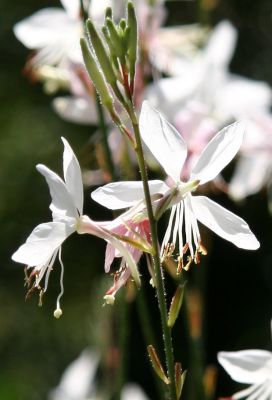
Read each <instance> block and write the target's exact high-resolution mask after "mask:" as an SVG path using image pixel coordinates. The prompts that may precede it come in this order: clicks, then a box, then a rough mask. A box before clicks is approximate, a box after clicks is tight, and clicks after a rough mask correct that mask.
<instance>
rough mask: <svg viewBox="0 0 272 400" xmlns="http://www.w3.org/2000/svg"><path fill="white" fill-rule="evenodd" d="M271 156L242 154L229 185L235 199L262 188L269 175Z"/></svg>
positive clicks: (230, 192)
mask: <svg viewBox="0 0 272 400" xmlns="http://www.w3.org/2000/svg"><path fill="white" fill-rule="evenodd" d="M270 166H271V157H270V155H269V156H266V155H265V154H262V153H260V154H255V155H254V154H253V155H243V156H240V159H239V161H238V164H237V166H236V169H235V171H234V175H233V177H232V180H231V182H230V185H229V194H230V195H231V197H232V198H233V199H236V200H237V199H238V200H239V199H243V198H245V197H247V196H249V195H251V194H254V193H257V192H258V191H259V190H261V189H262V187H263V186H264V184H265V182H266V178H267V177H268V171H269V169H270Z"/></svg>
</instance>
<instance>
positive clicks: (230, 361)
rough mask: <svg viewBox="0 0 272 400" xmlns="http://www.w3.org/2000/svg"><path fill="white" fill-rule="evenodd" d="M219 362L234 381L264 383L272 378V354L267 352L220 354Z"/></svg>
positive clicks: (247, 351) (251, 351)
mask: <svg viewBox="0 0 272 400" xmlns="http://www.w3.org/2000/svg"><path fill="white" fill-rule="evenodd" d="M218 361H219V363H220V364H221V365H222V367H223V368H224V369H225V370H226V371H227V373H228V374H229V375H230V376H231V378H232V379H233V380H235V381H236V382H240V383H250V384H252V383H262V382H264V381H265V380H266V379H269V378H271V362H272V353H270V352H269V351H265V350H242V351H235V352H224V351H222V352H220V353H219V354H218Z"/></svg>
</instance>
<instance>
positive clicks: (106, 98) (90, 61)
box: [80, 39, 113, 112]
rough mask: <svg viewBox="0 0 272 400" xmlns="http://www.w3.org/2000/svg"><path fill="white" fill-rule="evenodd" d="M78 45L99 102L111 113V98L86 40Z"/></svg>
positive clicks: (82, 40)
mask: <svg viewBox="0 0 272 400" xmlns="http://www.w3.org/2000/svg"><path fill="white" fill-rule="evenodd" d="M80 45H81V50H82V54H83V59H84V63H85V66H86V69H87V71H88V74H89V76H90V78H91V80H92V81H93V84H94V86H95V88H96V90H97V93H98V94H99V96H100V99H101V102H102V104H104V106H105V107H106V108H107V109H108V110H109V111H110V112H113V98H112V96H111V94H110V92H109V89H108V87H107V83H106V81H105V78H104V76H103V74H102V72H101V71H100V69H99V67H98V65H97V62H96V60H95V58H94V56H93V55H92V52H91V50H90V49H89V47H88V44H87V42H86V40H85V39H81V40H80Z"/></svg>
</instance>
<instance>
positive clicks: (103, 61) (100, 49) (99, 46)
mask: <svg viewBox="0 0 272 400" xmlns="http://www.w3.org/2000/svg"><path fill="white" fill-rule="evenodd" d="M86 26H87V31H88V33H89V35H90V40H91V43H92V46H93V49H94V51H95V54H96V57H97V59H98V61H99V63H100V65H101V68H102V70H103V73H104V75H105V78H106V80H107V81H108V82H109V84H110V85H114V83H115V82H116V78H115V73H114V70H113V68H112V65H111V62H110V60H109V57H108V54H107V52H106V49H105V47H104V44H103V42H102V40H101V38H100V36H99V35H98V33H97V30H96V29H95V26H94V24H93V23H92V21H91V20H89V19H88V21H87V24H86Z"/></svg>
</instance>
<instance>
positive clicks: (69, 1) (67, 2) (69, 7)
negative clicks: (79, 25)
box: [60, 0, 80, 19]
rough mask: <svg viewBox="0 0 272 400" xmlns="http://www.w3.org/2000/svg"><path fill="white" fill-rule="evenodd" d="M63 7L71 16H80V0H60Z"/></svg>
mask: <svg viewBox="0 0 272 400" xmlns="http://www.w3.org/2000/svg"><path fill="white" fill-rule="evenodd" d="M60 1H61V3H62V5H63V8H65V10H66V12H67V14H68V15H69V16H70V17H71V18H75V19H76V18H79V12H80V3H79V0H60Z"/></svg>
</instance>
